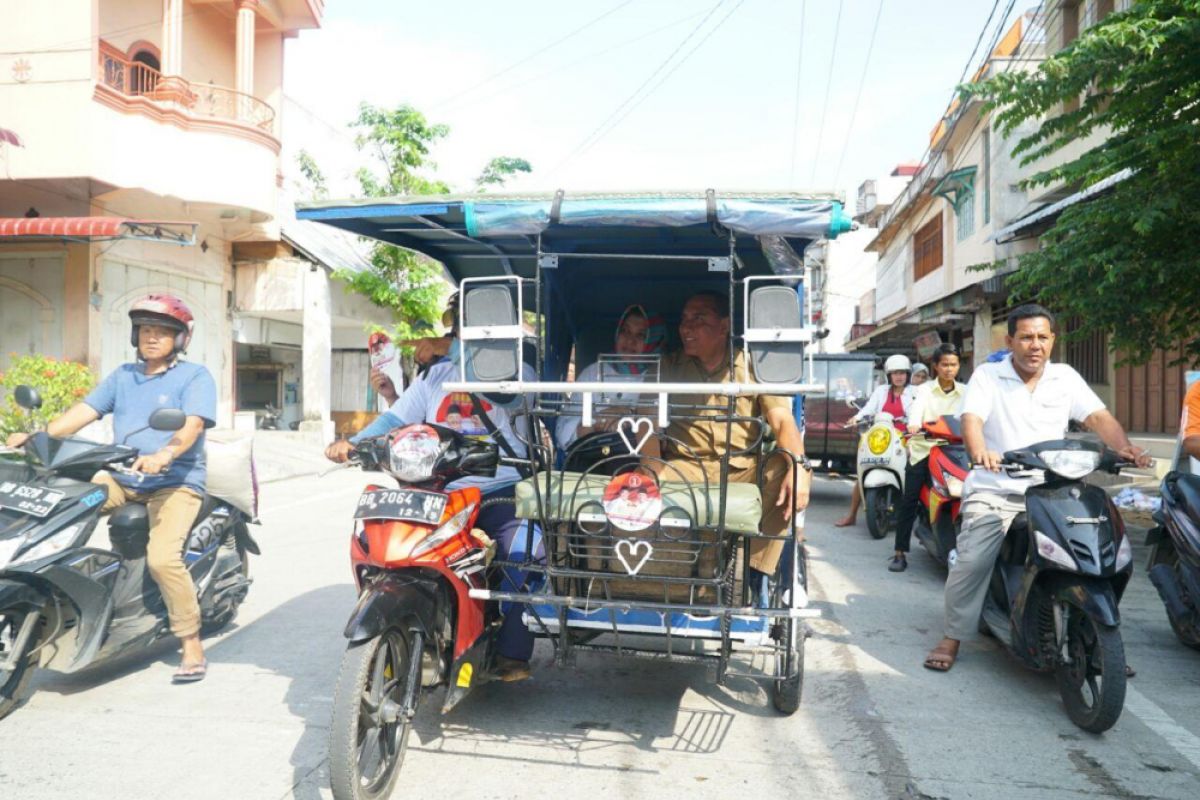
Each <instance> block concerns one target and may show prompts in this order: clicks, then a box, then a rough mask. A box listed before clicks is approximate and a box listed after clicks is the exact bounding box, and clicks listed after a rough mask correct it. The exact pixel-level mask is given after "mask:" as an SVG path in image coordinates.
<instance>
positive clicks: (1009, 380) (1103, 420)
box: [925, 304, 1151, 672]
mask: <svg viewBox="0 0 1200 800" xmlns="http://www.w3.org/2000/svg"><path fill="white" fill-rule="evenodd" d="M1005 341H1006V343H1007V345H1008V347H1009V348H1010V349H1011V350H1012V354H1011V355H1009V356H1008V357H1006V358H1005V359H1004V360H1003V361H1000V362H998V363H995V364H983V365H981V366H980V367H979V368H978V369H976V370H975V374H974V375H972V376H971V381H970V383H968V384H967V396H966V398H965V400H964V401H963V410H962V428H963V441H964V443H965V444H966V447H967V454H968V455H969V456H970V457H971V462H972V463H973V464H975V465H976V467H978V468H977V469H975V470H973V471H972V472H971V474H970V475H969V476H968V477H967V482H966V486H965V487H964V489H963V507H962V532H961V533H960V534H959V537H958V560H957V561H956V562H955V563H954V566H952V567H951V568H950V575H949V577H947V578H946V595H945V603H946V631H945V638H943V639H942V641H941V642H939V643H938V645H937V647H935V648H934V649H933V650H932V651H931V652H930V653H929V655H928V656H927V657H926V659H925V666H926V667H927V668H929V669H933V670H937V671H940V672H945V671H946V670H948V669H950V668H951V667H952V666H954V661H955V659H956V658H957V657H958V648H959V643H960V642H962V641H963V640H965V639H970V638H971V637H972V636H974V635H975V633H976V631H977V630H978V625H979V616H980V614H981V613H982V611H983V603H984V600H985V598H986V596H987V586H988V579H989V578H990V576H991V574H992V568H993V566H994V564H995V561H996V556H997V554H998V553H999V552H1000V546H1001V544H1003V543H1004V535H1005V534H1006V533H1007V532H1008V528H1009V526H1010V525H1011V524H1012V521H1013V519H1014V518H1015V517H1016V516H1017V514H1019V513H1021V512H1022V511H1024V510H1025V490H1026V489H1027V488H1028V487H1029V486H1030V485H1031V484H1032V483H1033V479H1032V478H1013V477H1011V476H1009V475H1008V474H1007V473H1005V472H1002V471H1001V468H1000V464H1001V463H1002V462H1003V460H1004V455H1003V454H1004V453H1006V452H1008V451H1009V450H1016V449H1019V448H1022V447H1028V446H1030V445H1033V444H1037V443H1038V442H1044V441H1048V440H1052V439H1061V438H1062V437H1063V436H1064V435H1065V434H1066V431H1067V424H1068V423H1069V422H1070V420H1076V421H1077V422H1082V423H1083V424H1084V425H1086V426H1087V427H1088V428H1089V429H1090V430H1091V431H1092V432H1094V433H1096V434H1097V435H1098V436H1099V437H1100V439H1101V440H1102V441H1103V442H1104V443H1105V444H1106V445H1108V446H1109V447H1111V448H1112V449H1114V450H1116V451H1117V452H1118V453H1119V454H1120V456H1121V457H1122V458H1123V459H1126V460H1129V461H1133V462H1136V463H1137V465H1138V466H1149V465H1150V463H1151V459H1150V457H1149V456H1148V455H1147V454H1146V451H1144V450H1142V449H1140V448H1137V447H1134V446H1133V445H1132V444H1131V443H1130V441H1129V437H1128V436H1126V435H1125V430H1124V429H1123V428H1122V427H1121V423H1119V422H1117V420H1116V418H1115V417H1113V415H1112V414H1110V413H1109V412H1108V410H1107V409H1105V407H1104V403H1103V402H1102V401H1101V400H1100V398H1099V397H1097V396H1096V393H1095V392H1093V391H1092V390H1091V389H1090V388H1089V387H1088V385H1087V383H1086V382H1084V380H1083V378H1082V377H1080V375H1079V373H1078V372H1076V371H1075V370H1074V369H1072V368H1071V367H1069V366H1067V365H1066V364H1052V363H1050V352H1051V351H1052V350H1053V349H1054V316H1053V315H1052V314H1051V313H1050V312H1049V311H1047V310H1046V309H1045V308H1043V307H1041V306H1039V305H1034V304H1028V305H1023V306H1019V307H1018V308H1015V309H1013V311H1012V313H1011V314H1010V315H1009V317H1008V336H1007V337H1005Z"/></svg>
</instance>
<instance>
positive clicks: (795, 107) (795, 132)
mask: <svg viewBox="0 0 1200 800" xmlns="http://www.w3.org/2000/svg"><path fill="white" fill-rule="evenodd" d="M881 2H882V0H881ZM804 6H805V4H804V0H800V31H799V33H798V34H797V35H796V94H795V97H794V98H793V99H792V165H791V168H790V169H789V170H788V187H789V188H792V189H794V188H796V147H797V145H798V144H799V141H798V140H799V138H800V68H801V67H802V66H803V65H804Z"/></svg>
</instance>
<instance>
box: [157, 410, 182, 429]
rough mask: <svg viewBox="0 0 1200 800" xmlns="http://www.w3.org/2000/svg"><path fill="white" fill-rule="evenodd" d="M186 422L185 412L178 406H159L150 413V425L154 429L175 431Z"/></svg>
mask: <svg viewBox="0 0 1200 800" xmlns="http://www.w3.org/2000/svg"><path fill="white" fill-rule="evenodd" d="M186 423H187V414H185V413H183V410H182V409H178V408H159V409H156V410H155V412H154V413H153V414H151V415H150V427H151V428H153V429H154V430H156V431H177V430H179V429H181V428H182V427H183V426H184V425H185V424H186Z"/></svg>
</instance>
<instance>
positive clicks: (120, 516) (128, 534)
mask: <svg viewBox="0 0 1200 800" xmlns="http://www.w3.org/2000/svg"><path fill="white" fill-rule="evenodd" d="M222 502H223V501H221V500H219V499H218V498H216V497H213V496H212V495H209V494H205V495H204V497H203V499H202V500H201V502H200V509H199V510H198V511H197V512H196V517H195V519H193V520H192V522H191V525H189V526H188V527H189V529H190V528H191V527H192V526H194V525H195V524H196V522H197V521H198V520H201V519H204V517H205V516H207V515H208V514H210V513H212V510H213V509H214V508H216V507H217V506H218V505H220V504H221V503H222ZM108 538H109V541H110V542H112V546H113V550H115V551H117V552H118V553H120V554H121V555H122V556H124V557H125V558H141V557H142V556H144V555H146V543H147V542H148V541H149V540H150V512H149V511H148V510H147V509H146V504H145V503H139V502H137V501H133V500H131V501H129V502H127V503H125V504H124V505H122V506H121V507H120V508H118V509H116V510H115V511H113V512H112V516H111V517H109V520H108Z"/></svg>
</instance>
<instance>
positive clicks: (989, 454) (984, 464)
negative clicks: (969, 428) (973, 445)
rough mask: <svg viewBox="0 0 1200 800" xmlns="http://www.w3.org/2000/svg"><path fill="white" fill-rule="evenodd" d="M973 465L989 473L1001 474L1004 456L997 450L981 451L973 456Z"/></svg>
mask: <svg viewBox="0 0 1200 800" xmlns="http://www.w3.org/2000/svg"><path fill="white" fill-rule="evenodd" d="M971 463H972V464H974V465H975V466H977V467H981V468H982V469H986V470H988V471H989V472H999V471H1000V469H1001V467H1002V465H1003V464H1004V456H1002V455H1000V454H999V453H997V452H996V451H995V450H981V451H979V452H977V453H972V454H971Z"/></svg>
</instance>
